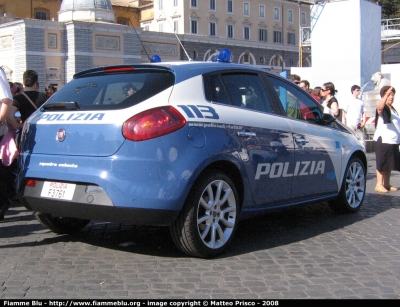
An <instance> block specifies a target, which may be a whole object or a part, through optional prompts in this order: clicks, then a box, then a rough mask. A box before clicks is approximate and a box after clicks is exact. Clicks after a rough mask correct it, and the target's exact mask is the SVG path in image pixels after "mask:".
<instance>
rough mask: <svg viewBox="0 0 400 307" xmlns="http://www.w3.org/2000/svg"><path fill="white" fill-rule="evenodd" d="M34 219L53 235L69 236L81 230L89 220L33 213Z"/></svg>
mask: <svg viewBox="0 0 400 307" xmlns="http://www.w3.org/2000/svg"><path fill="white" fill-rule="evenodd" d="M35 217H36V219H37V220H38V221H39V223H40V224H42V225H43V226H44V227H46V228H48V229H50V230H51V231H53V232H55V233H63V234H69V233H74V232H77V231H79V230H81V229H82V228H83V227H85V226H86V225H87V224H89V222H90V220H84V219H78V218H74V217H54V216H52V215H50V214H47V213H41V212H35Z"/></svg>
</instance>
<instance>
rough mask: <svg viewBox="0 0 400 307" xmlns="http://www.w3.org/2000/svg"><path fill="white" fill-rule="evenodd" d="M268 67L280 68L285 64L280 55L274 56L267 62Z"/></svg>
mask: <svg viewBox="0 0 400 307" xmlns="http://www.w3.org/2000/svg"><path fill="white" fill-rule="evenodd" d="M269 65H270V66H272V67H274V68H282V67H285V66H286V65H285V63H284V61H283V58H282V56H280V55H274V56H273V57H272V58H271V60H270V61H269Z"/></svg>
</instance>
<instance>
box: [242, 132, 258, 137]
mask: <svg viewBox="0 0 400 307" xmlns="http://www.w3.org/2000/svg"><path fill="white" fill-rule="evenodd" d="M237 135H238V136H241V137H246V138H248V137H256V136H257V135H256V133H255V132H250V131H239V132H238V133H237Z"/></svg>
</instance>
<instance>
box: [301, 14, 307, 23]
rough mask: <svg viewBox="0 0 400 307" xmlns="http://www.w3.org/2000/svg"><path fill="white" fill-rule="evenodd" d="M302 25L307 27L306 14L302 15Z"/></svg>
mask: <svg viewBox="0 0 400 307" xmlns="http://www.w3.org/2000/svg"><path fill="white" fill-rule="evenodd" d="M301 24H302V25H306V24H307V23H306V13H301Z"/></svg>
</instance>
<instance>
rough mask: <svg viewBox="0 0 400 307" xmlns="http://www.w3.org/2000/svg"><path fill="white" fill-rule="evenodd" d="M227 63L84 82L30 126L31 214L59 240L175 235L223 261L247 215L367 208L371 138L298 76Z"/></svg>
mask: <svg viewBox="0 0 400 307" xmlns="http://www.w3.org/2000/svg"><path fill="white" fill-rule="evenodd" d="M229 58H230V55H229V53H228V51H226V50H224V51H223V52H221V54H220V56H219V57H218V58H217V59H216V60H215V61H214V62H174V63H172V62H171V63H163V62H160V63H148V64H137V65H136V64H135V65H119V66H109V67H99V68H94V69H90V70H85V71H82V72H79V73H77V74H75V76H74V78H73V80H71V81H70V82H69V83H67V84H66V85H65V86H63V87H62V88H61V89H60V90H59V91H57V92H56V93H55V94H54V95H53V96H52V97H51V98H50V99H49V100H48V101H47V102H46V103H45V104H44V105H43V106H42V107H41V108H40V109H39V110H37V111H36V112H35V113H33V114H32V116H31V117H30V118H29V119H28V120H27V122H26V123H25V125H24V128H23V131H22V141H21V150H20V154H21V156H20V160H19V163H20V172H19V174H18V179H17V188H18V193H19V196H20V199H21V201H22V202H23V204H24V206H25V207H26V208H27V209H28V210H32V211H33V212H34V213H35V216H36V218H37V219H38V221H39V222H40V223H41V224H42V225H44V226H46V227H47V228H49V229H50V230H52V231H54V232H56V233H72V232H76V231H79V230H80V229H82V228H83V227H85V226H86V225H87V224H88V223H89V221H90V220H96V221H105V222H118V223H123V224H135V225H159V226H169V228H170V233H171V236H172V238H173V241H174V243H175V244H176V246H177V247H178V248H179V249H180V250H181V251H182V252H184V253H186V254H188V255H191V256H194V257H213V256H216V255H218V254H220V253H221V252H223V251H224V250H225V249H226V248H227V247H228V246H229V245H230V244H231V242H232V240H233V238H234V234H235V231H236V229H237V226H238V222H239V220H240V219H243V218H248V217H252V216H255V215H259V214H265V213H266V212H267V211H268V210H271V209H276V208H279V207H287V206H293V205H301V204H308V203H316V202H322V201H327V203H328V204H329V206H330V207H331V208H332V209H333V210H335V211H337V212H356V211H357V210H359V209H360V207H361V205H362V203H363V200H364V196H365V189H366V172H367V159H366V152H365V148H364V145H363V142H362V140H360V139H358V138H357V136H356V135H354V134H353V133H352V132H350V131H349V130H348V129H347V128H346V127H345V126H344V125H342V124H341V123H339V122H338V121H336V120H335V119H334V117H332V116H331V115H330V114H326V113H324V110H323V108H322V106H321V105H320V104H318V103H317V102H316V101H315V100H314V99H313V98H312V97H311V96H310V95H309V94H308V93H307V92H305V91H304V90H302V89H301V88H299V87H298V86H296V85H295V84H294V83H292V82H291V81H289V80H287V79H285V78H282V77H280V76H279V75H277V74H275V73H272V72H269V71H266V70H264V69H259V68H256V67H254V66H248V65H240V64H232V63H226V62H227V61H228V62H229ZM132 86H133V88H134V91H133V94H132V91H131V92H130V93H128V91H127V88H129V87H132Z"/></svg>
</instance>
